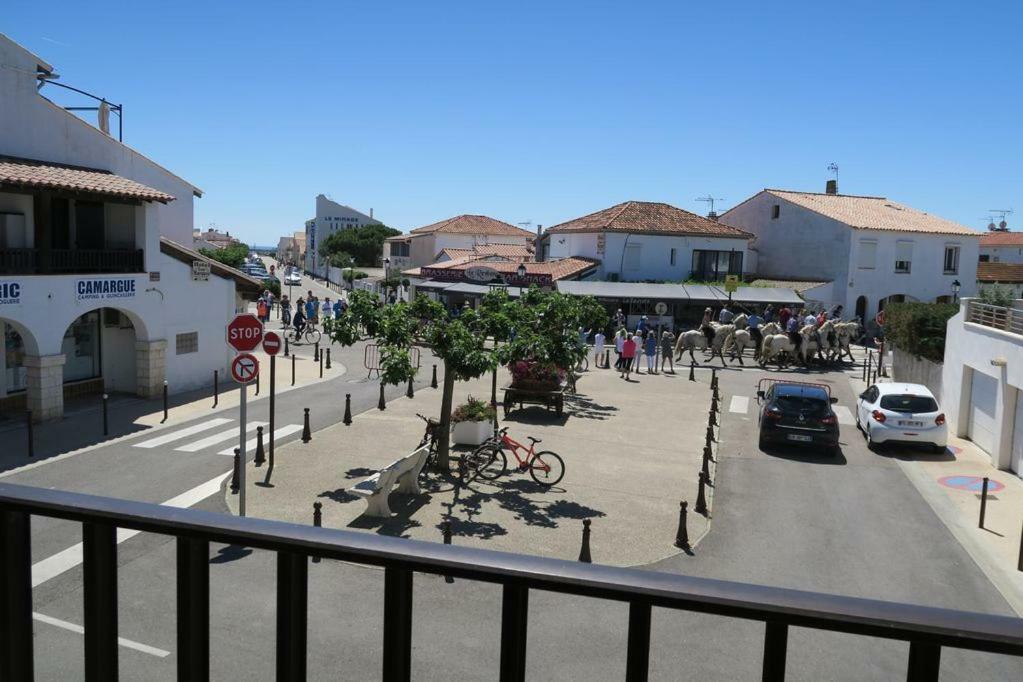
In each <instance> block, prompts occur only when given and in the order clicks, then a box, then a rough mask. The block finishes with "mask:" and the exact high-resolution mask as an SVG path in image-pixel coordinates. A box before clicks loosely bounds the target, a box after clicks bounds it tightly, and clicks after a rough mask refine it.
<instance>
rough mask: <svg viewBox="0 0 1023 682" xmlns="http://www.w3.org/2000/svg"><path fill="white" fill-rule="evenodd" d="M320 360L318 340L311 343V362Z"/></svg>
mask: <svg viewBox="0 0 1023 682" xmlns="http://www.w3.org/2000/svg"><path fill="white" fill-rule="evenodd" d="M319 361H320V342H319V341H317V342H316V343H314V344H313V362H319Z"/></svg>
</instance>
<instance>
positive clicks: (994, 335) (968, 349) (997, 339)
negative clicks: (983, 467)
mask: <svg viewBox="0 0 1023 682" xmlns="http://www.w3.org/2000/svg"><path fill="white" fill-rule="evenodd" d="M968 301H969V299H967V300H964V301H963V302H962V305H961V307H960V311H959V312H958V313H956V314H955V315H954V316H953V317H952V318H951V319H950V320H949V321H948V324H947V327H946V336H945V363H944V369H943V371H942V376H941V386H942V391H941V393H942V395H941V407H942V409H943V410H944V411H945V417H946V418H947V419H948V423H949V431H950V433H954V434H955V435H957V436H961V437H965V436H966V434H967V430H968V427H969V406H970V391H971V388H970V387H971V383H972V379H973V372H980V373H983V374H985V375H987V376H989V377H991V378H993V379H994V380H995V381H996V382H997V383H998V389H997V392H996V404H995V415H994V417H995V419H994V421H995V424H996V425H997V428H996V432H995V437H994V447H993V449H992V451H991V452H990V453H989V454H990V455H991V463H992V465H994V466H996V467H998V468H999V469H1008V467H1009V464H1010V457H1011V454H1012V429H1013V424H1014V414H1015V409H1016V401H1017V400H1020V399H1023V398H1020V395H1021V393H1023V336H1020V335H1019V334H1012V333H1009V332H1005V331H1001V330H998V329H992V328H990V327H985V326H983V325H979V324H973V323H970V322H964V321H963V320H964V319H965V311H966V306H967V305H968ZM1015 307H1016V308H1017V309H1019V310H1023V300H1018V301H1016V304H1015ZM999 358H1000V359H1004V360H1005V361H1006V363H1005V365H1004V366H996V365H992V364H991V361H992V360H993V359H999Z"/></svg>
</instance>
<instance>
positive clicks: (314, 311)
mask: <svg viewBox="0 0 1023 682" xmlns="http://www.w3.org/2000/svg"><path fill="white" fill-rule="evenodd" d="M319 314H320V311H319V309H318V308H317V307H316V299H314V298H313V292H311V291H310V292H309V298H307V299H306V301H305V318H306V320H308V321H310V322H318V321H319V320H317V319H316V318H317V316H318V315H319Z"/></svg>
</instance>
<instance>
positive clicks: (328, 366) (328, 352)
mask: <svg viewBox="0 0 1023 682" xmlns="http://www.w3.org/2000/svg"><path fill="white" fill-rule="evenodd" d="M327 369H330V349H329V348H328V349H327Z"/></svg>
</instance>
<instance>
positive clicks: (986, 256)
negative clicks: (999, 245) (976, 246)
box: [980, 253, 991, 263]
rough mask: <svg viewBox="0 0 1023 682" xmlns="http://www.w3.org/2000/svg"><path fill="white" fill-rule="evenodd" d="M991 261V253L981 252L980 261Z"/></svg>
mask: <svg viewBox="0 0 1023 682" xmlns="http://www.w3.org/2000/svg"><path fill="white" fill-rule="evenodd" d="M990 261H991V256H989V255H988V254H986V253H982V254H980V262H981V263H988V262H990Z"/></svg>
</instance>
